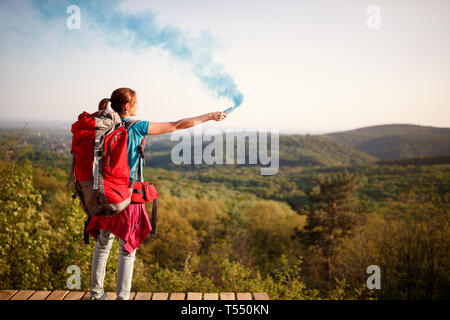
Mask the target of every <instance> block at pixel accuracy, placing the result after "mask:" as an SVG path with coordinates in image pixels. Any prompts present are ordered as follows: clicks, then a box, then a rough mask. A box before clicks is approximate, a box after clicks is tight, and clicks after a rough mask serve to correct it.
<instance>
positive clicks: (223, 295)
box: [220, 292, 236, 300]
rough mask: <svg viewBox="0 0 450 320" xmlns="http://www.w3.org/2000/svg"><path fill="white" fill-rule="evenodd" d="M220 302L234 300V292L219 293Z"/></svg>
mask: <svg viewBox="0 0 450 320" xmlns="http://www.w3.org/2000/svg"><path fill="white" fill-rule="evenodd" d="M220 300H236V298H235V297H234V292H221V293H220Z"/></svg>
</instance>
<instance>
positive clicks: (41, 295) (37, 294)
mask: <svg viewBox="0 0 450 320" xmlns="http://www.w3.org/2000/svg"><path fill="white" fill-rule="evenodd" d="M50 293H52V292H51V291H36V292H35V293H33V295H32V296H31V297H30V298H28V300H45V298H47V297H48V296H49V295H50Z"/></svg>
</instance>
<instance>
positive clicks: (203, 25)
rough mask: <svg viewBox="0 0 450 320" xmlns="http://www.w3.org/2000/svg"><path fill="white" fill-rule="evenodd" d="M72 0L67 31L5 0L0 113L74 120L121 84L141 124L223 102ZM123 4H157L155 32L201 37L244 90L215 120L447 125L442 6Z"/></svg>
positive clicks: (182, 67) (298, 126)
mask: <svg viewBox="0 0 450 320" xmlns="http://www.w3.org/2000/svg"><path fill="white" fill-rule="evenodd" d="M44 2H47V1H44ZM51 2H52V1H48V3H51ZM38 3H39V1H38ZM48 3H47V4H46V6H47V7H48V6H49V4H48ZM70 3H73V4H75V5H78V6H79V7H80V9H81V29H80V30H69V29H68V28H67V27H66V19H67V17H69V14H66V13H65V12H64V11H65V10H62V12H60V13H59V15H58V10H60V9H59V7H58V8H54V10H53V9H52V11H51V12H52V15H48V16H45V15H42V14H40V12H39V10H38V9H39V8H38V7H39V6H36V5H34V6H33V4H32V2H31V1H1V2H0V27H1V29H0V30H1V31H0V40H1V50H0V66H1V70H2V72H1V74H0V94H1V97H2V100H3V101H2V104H1V112H2V119H3V120H4V119H9V118H14V119H24V120H33V119H35V120H46V119H48V120H64V121H72V120H73V121H75V119H76V117H77V115H78V114H79V113H80V112H81V111H83V110H86V111H92V112H94V111H95V110H96V108H97V105H98V102H99V101H100V99H102V98H104V97H109V96H110V94H111V92H112V91H113V90H114V89H116V88H118V87H122V86H127V87H131V88H133V89H135V90H136V91H137V93H138V102H139V106H140V109H139V111H138V115H139V117H140V118H142V119H145V120H150V121H172V120H178V119H180V118H182V117H188V116H194V115H198V114H202V113H205V112H209V111H216V110H224V109H225V108H227V107H228V106H230V105H232V102H231V100H229V99H226V98H218V97H217V95H216V94H215V93H214V92H212V91H211V90H210V89H208V87H205V85H204V83H202V81H201V80H200V79H199V77H198V76H196V75H195V74H193V72H192V69H191V68H190V67H189V63H186V62H183V61H180V60H177V59H174V58H173V56H171V55H170V54H168V53H167V51H166V50H164V49H161V48H155V47H154V48H146V47H144V48H140V49H139V50H137V49H136V48H134V47H133V46H135V42H134V44H131V45H129V44H126V43H113V44H111V39H113V40H112V41H114V36H115V35H114V34H103V32H104V31H103V30H102V29H101V28H99V27H98V26H99V25H101V21H95V19H96V18H97V19H98V16H97V15H96V14H95V13H92V12H89V10H88V8H89V5H87V4H86V3H85V2H83V1H72V2H70ZM370 5H377V6H378V7H379V8H380V9H381V20H380V21H381V29H379V30H371V29H369V28H368V27H367V25H366V21H367V19H368V18H369V17H370V16H371V14H368V13H367V8H368V7H369V6H370ZM121 8H122V9H123V10H124V11H133V12H135V13H139V12H142V10H150V11H152V12H154V14H155V15H156V17H155V21H156V23H157V24H158V26H161V27H171V28H175V29H176V30H180V31H181V32H182V33H183V35H185V38H186V39H190V38H192V39H194V40H193V41H192V42H191V43H190V45H191V46H192V47H195V46H199V47H200V46H203V42H202V39H204V38H205V39H209V40H208V41H209V42H208V41H207V43H206V44H205V46H207V48H208V50H209V49H210V48H212V49H211V50H213V51H212V57H213V59H214V61H215V62H216V63H218V64H220V65H222V66H223V68H224V70H225V71H226V72H227V74H229V75H231V76H232V77H233V78H234V81H235V84H236V85H237V88H238V89H239V90H240V91H241V92H242V93H243V95H244V102H243V104H242V106H241V107H240V108H239V109H237V110H236V111H235V112H234V113H232V114H230V116H229V117H228V119H227V120H226V121H223V122H221V123H218V124H217V125H218V126H219V127H222V128H225V127H235V128H277V129H281V130H292V131H296V132H301V133H305V132H309V133H322V132H332V131H340V130H349V129H355V128H359V127H364V126H370V125H378V124H392V123H408V124H420V125H430V126H437V127H449V126H450V111H449V110H450V108H449V107H450V104H449V101H450V59H449V57H450V1H448V0H442V1H438V0H428V1H425V0H417V1H414V0H404V1H401V0H395V1H392V0H385V1H381V0H379V1H365V0H353V1H350V0H342V1H339V0H329V1H325V0H314V1H312V0H311V1H299V0H293V1H286V0H284V1H283V0H279V1H261V0H259V1H253V0H252V1H250V0H246V1H242V0H241V1H239V0H227V1H219V0H208V1H206V0H204V1H200V0H196V1H192V0H178V1H173V0H172V1H171V0H165V1H163V0H158V1H147V0H145V1H144V0H142V1H131V0H129V1H124V2H123V3H122V4H121ZM41 9H42V8H41ZM46 9H48V8H46ZM55 12H56V13H55ZM147 12H148V11H147ZM205 31H207V32H206V33H205ZM205 34H206V35H207V36H206V37H204V35H205ZM202 35H203V36H202ZM121 39H122V38H120V37H118V38H117V41H118V42H120V41H121ZM195 39H197V40H198V43H197V40H195ZM138 40H139V39H138ZM122 42H123V41H122Z"/></svg>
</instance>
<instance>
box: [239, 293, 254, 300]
mask: <svg viewBox="0 0 450 320" xmlns="http://www.w3.org/2000/svg"><path fill="white" fill-rule="evenodd" d="M236 300H252V294H251V293H250V292H238V293H236Z"/></svg>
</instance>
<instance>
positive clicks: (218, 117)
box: [209, 111, 227, 121]
mask: <svg viewBox="0 0 450 320" xmlns="http://www.w3.org/2000/svg"><path fill="white" fill-rule="evenodd" d="M209 116H210V119H211V120H214V121H222V120H224V119H226V118H227V115H226V114H225V113H223V112H222V111H217V112H211V113H210V114H209Z"/></svg>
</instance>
